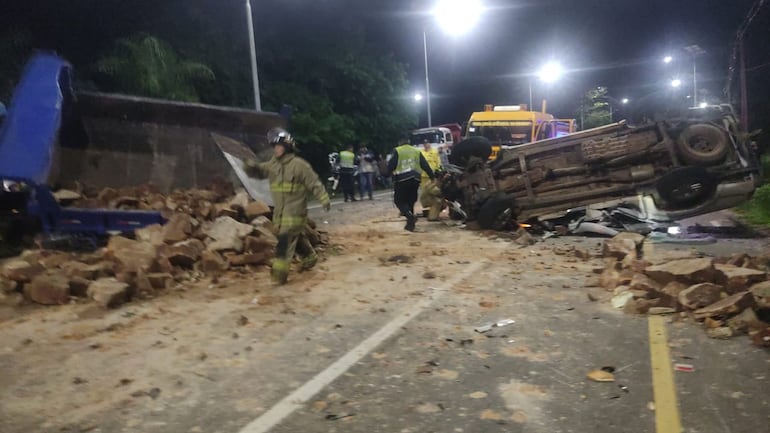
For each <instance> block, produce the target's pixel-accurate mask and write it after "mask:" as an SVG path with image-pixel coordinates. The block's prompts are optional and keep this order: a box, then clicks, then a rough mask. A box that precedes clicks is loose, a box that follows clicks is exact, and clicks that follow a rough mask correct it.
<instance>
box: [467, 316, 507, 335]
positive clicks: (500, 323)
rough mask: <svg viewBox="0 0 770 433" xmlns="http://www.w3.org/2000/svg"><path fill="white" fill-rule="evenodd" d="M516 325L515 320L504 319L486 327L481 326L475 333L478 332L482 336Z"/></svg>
mask: <svg viewBox="0 0 770 433" xmlns="http://www.w3.org/2000/svg"><path fill="white" fill-rule="evenodd" d="M514 323H516V321H515V320H513V319H503V320H499V321H497V322H494V323H489V324H486V325H482V326H479V327H477V328H475V329H474V331H476V332H478V333H480V334H483V333H485V332H489V331H491V330H492V329H495V328H502V327H503V326H508V325H513V324H514Z"/></svg>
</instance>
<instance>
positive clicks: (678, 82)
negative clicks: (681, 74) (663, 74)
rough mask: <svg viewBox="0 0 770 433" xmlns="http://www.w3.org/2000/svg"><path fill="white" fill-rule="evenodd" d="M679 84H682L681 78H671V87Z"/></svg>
mask: <svg viewBox="0 0 770 433" xmlns="http://www.w3.org/2000/svg"><path fill="white" fill-rule="evenodd" d="M681 85H682V80H680V79H678V78H674V79H673V80H671V87H679V86H681Z"/></svg>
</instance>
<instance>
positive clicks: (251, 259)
mask: <svg viewBox="0 0 770 433" xmlns="http://www.w3.org/2000/svg"><path fill="white" fill-rule="evenodd" d="M270 256H271V254H270V253H269V252H268V251H263V252H259V253H253V254H233V255H228V256H227V260H228V261H229V262H230V264H231V265H233V266H244V265H261V264H264V263H266V262H267V260H268V259H269V258H270Z"/></svg>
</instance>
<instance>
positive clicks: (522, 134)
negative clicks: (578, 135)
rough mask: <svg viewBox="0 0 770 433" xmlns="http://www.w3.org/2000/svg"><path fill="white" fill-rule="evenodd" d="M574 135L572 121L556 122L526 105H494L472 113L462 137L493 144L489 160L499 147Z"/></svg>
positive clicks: (551, 116)
mask: <svg viewBox="0 0 770 433" xmlns="http://www.w3.org/2000/svg"><path fill="white" fill-rule="evenodd" d="M573 132H575V120H574V119H557V118H555V117H554V116H553V115H551V114H548V113H546V112H545V103H544V104H543V110H542V111H529V107H527V105H524V104H522V105H503V106H493V105H492V104H487V105H485V106H484V111H477V112H474V113H472V114H471V117H470V119H469V120H468V127H467V129H466V132H465V138H469V137H484V138H486V139H487V140H489V141H490V143H492V155H491V156H490V160H494V159H495V158H497V154H498V152H499V151H500V149H502V148H508V147H516V146H521V145H522V144H526V143H531V142H533V141H539V140H545V139H548V138H557V137H563V136H565V135H567V134H571V133H573Z"/></svg>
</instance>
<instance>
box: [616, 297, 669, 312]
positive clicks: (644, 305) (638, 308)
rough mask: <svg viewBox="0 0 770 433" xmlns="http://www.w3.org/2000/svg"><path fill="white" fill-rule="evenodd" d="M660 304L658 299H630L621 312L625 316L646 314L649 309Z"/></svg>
mask: <svg viewBox="0 0 770 433" xmlns="http://www.w3.org/2000/svg"><path fill="white" fill-rule="evenodd" d="M659 303H660V300H658V299H640V298H637V299H632V300H630V301H628V302H627V303H626V305H625V307H623V312H625V313H627V314H647V313H648V312H649V311H650V308H654V307H657V306H658V304H659Z"/></svg>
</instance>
